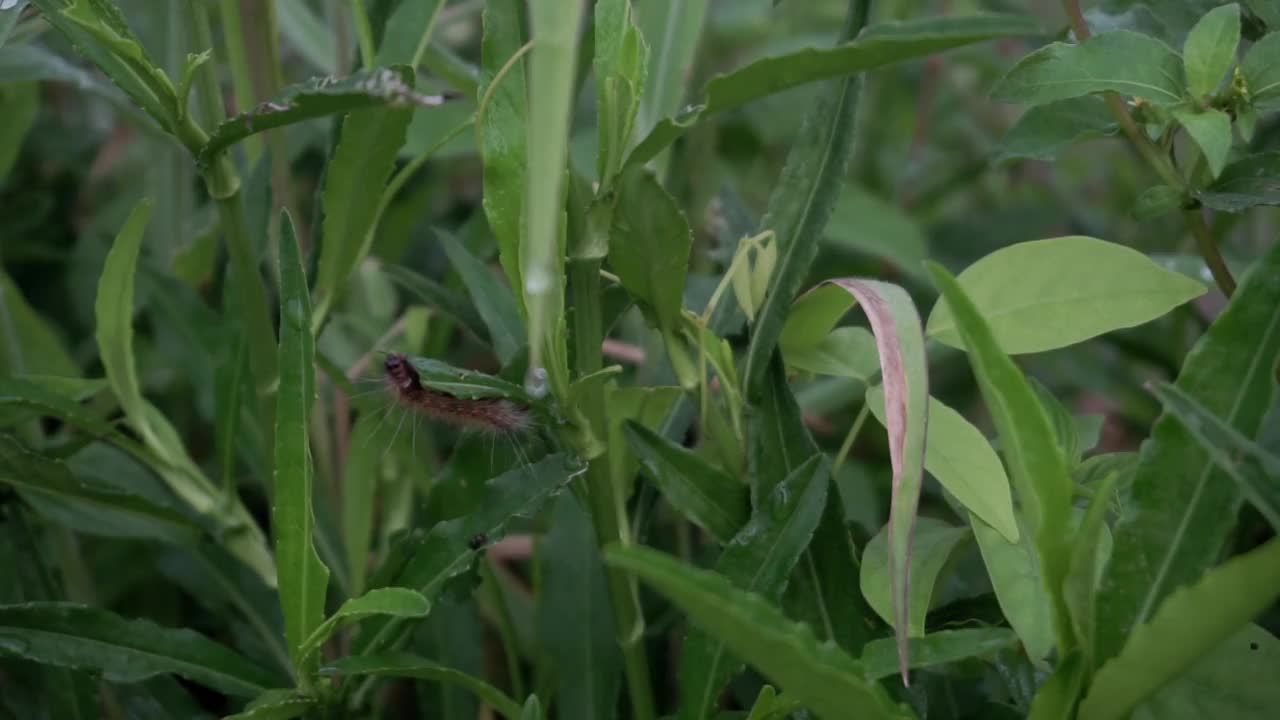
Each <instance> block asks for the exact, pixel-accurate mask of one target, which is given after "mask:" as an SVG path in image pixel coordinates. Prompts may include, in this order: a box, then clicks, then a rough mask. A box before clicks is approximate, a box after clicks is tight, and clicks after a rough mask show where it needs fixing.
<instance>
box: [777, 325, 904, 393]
mask: <svg viewBox="0 0 1280 720" xmlns="http://www.w3.org/2000/svg"><path fill="white" fill-rule="evenodd" d="M782 357H783V358H784V359H785V360H786V362H787V367H789V368H791V369H793V370H800V371H803V372H810V373H814V374H815V375H832V376H835V377H847V378H853V379H855V380H861V381H863V382H866V381H867V380H868V379H870V378H871V377H872V376H873V375H875V374H876V373H878V372H879V371H880V355H879V353H878V352H877V351H876V338H875V336H874V335H872V334H871V332H870V331H869V330H867V329H866V328H861V327H838V328H836V329H834V330H832V331H831V333H830V334H828V335H827V336H826V337H825V338H823V339H822V340H821V341H819V342H818V344H817V345H808V346H801V347H798V348H796V349H789V348H788V347H787V346H786V345H782Z"/></svg>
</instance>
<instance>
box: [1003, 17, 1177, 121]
mask: <svg viewBox="0 0 1280 720" xmlns="http://www.w3.org/2000/svg"><path fill="white" fill-rule="evenodd" d="M1106 91H1114V92H1118V93H1120V94H1122V95H1130V96H1133V97H1140V98H1142V99H1144V100H1147V101H1150V102H1152V103H1155V104H1157V105H1172V104H1174V103H1178V102H1181V101H1182V100H1183V86H1182V59H1181V58H1179V57H1178V53H1177V52H1175V51H1174V50H1173V49H1172V48H1170V47H1169V46H1168V45H1165V44H1164V43H1162V42H1160V41H1159V40H1157V39H1155V38H1153V37H1151V36H1150V35H1142V34H1139V33H1136V32H1130V31H1128V30H1115V31H1112V32H1106V33H1102V34H1100V35H1094V36H1093V37H1092V38H1090V39H1088V40H1086V41H1085V42H1083V43H1081V44H1079V45H1071V44H1067V43H1061V42H1056V43H1052V44H1049V45H1046V46H1044V47H1042V48H1040V49H1039V50H1036V51H1035V52H1033V53H1031V54H1030V55H1027V56H1026V57H1024V58H1022V59H1021V60H1019V61H1018V64H1017V65H1015V66H1014V67H1013V69H1012V70H1010V71H1009V74H1008V75H1005V76H1004V78H1003V79H1001V80H1000V82H998V83H997V84H996V86H995V88H994V89H993V90H992V91H991V94H992V95H993V96H994V97H995V98H996V99H997V100H1004V101H1007V102H1016V103H1023V104H1027V105H1043V104H1045V103H1050V102H1053V101H1055V100H1066V99H1068V98H1073V97H1079V96H1081V95H1090V94H1092V93H1100V92H1106Z"/></svg>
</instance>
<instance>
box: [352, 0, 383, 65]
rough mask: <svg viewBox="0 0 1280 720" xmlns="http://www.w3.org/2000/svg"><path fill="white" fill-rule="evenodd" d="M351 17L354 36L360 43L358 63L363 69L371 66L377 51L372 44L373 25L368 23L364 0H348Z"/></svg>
mask: <svg viewBox="0 0 1280 720" xmlns="http://www.w3.org/2000/svg"><path fill="white" fill-rule="evenodd" d="M348 4H349V5H351V18H352V19H353V20H354V21H355V25H356V38H357V40H358V41H359V43H360V64H361V66H362V67H364V69H365V70H369V69H371V68H372V67H373V64H374V62H375V61H376V59H377V56H378V51H377V50H375V49H374V46H373V25H371V24H370V23H369V13H368V12H367V11H366V10H365V9H364V0H349V3H348Z"/></svg>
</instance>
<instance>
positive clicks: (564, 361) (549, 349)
mask: <svg viewBox="0 0 1280 720" xmlns="http://www.w3.org/2000/svg"><path fill="white" fill-rule="evenodd" d="M583 11H584V6H583V5H582V4H579V3H546V2H540V3H533V4H531V5H529V6H528V13H529V33H530V35H531V36H532V37H531V41H532V42H533V49H532V50H530V51H529V88H530V90H529V122H528V133H529V137H530V138H533V139H534V141H533V142H531V143H529V146H528V158H527V163H528V165H527V168H526V174H525V176H524V184H525V187H524V192H525V207H524V218H525V225H524V227H525V233H526V234H525V236H524V238H523V239H522V241H521V243H520V265H521V267H522V276H521V277H522V281H523V285H520V286H519V287H520V288H521V292H523V293H524V300H525V309H526V310H527V311H528V313H529V317H528V326H529V366H530V368H531V369H532V371H533V372H539V371H541V372H544V373H545V374H546V376H547V379H548V380H549V384H550V387H551V390H552V391H553V392H554V394H555V396H556V397H558V398H560V399H561V400H562V401H563V400H564V399H565V398H566V396H567V395H568V384H569V378H568V376H569V370H568V357H567V355H568V352H567V350H566V347H565V336H564V324H563V322H564V279H565V272H564V233H565V222H564V194H563V190H564V186H565V183H564V178H565V163H566V160H567V159H568V151H569V133H570V132H571V130H572V127H571V125H572V116H571V115H572V114H571V110H572V108H573V92H574V88H575V85H574V77H575V73H576V71H577V59H578V39H579V32H578V27H579V25H580V23H581V21H582V15H583ZM651 240H654V239H653V238H651Z"/></svg>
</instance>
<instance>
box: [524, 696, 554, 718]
mask: <svg viewBox="0 0 1280 720" xmlns="http://www.w3.org/2000/svg"><path fill="white" fill-rule="evenodd" d="M520 720H547V716H546V713H544V712H542V702H541V701H540V700H538V696H537V695H530V696H529V699H528V700H525V701H524V708H522V709H521V710H520Z"/></svg>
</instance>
